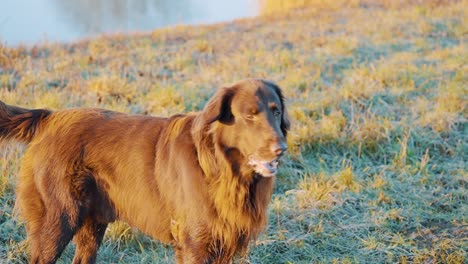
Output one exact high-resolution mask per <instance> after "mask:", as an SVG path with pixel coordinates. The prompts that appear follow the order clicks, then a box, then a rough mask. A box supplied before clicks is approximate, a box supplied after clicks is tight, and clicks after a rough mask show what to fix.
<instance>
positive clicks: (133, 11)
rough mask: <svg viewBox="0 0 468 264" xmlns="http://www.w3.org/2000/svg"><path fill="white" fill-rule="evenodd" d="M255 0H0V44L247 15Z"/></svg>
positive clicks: (253, 9) (74, 37) (68, 38)
mask: <svg viewBox="0 0 468 264" xmlns="http://www.w3.org/2000/svg"><path fill="white" fill-rule="evenodd" d="M257 13H258V1H257V0H218V1H216V0H2V1H1V4H0V42H1V43H3V44H6V45H7V46H17V45H19V44H25V45H34V44H36V43H41V42H45V41H48V42H70V41H74V40H78V39H82V38H88V37H93V36H96V35H99V34H103V33H104V34H105V33H117V32H130V31H141V32H147V31H151V30H154V29H156V28H161V27H165V26H170V25H176V24H209V23H216V22H222V21H230V20H233V19H237V18H243V17H252V16H255V15H257Z"/></svg>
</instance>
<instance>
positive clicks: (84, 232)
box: [73, 217, 107, 264]
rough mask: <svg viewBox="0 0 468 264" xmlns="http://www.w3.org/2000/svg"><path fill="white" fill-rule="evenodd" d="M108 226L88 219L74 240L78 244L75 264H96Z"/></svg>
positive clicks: (74, 259) (90, 218)
mask: <svg viewBox="0 0 468 264" xmlns="http://www.w3.org/2000/svg"><path fill="white" fill-rule="evenodd" d="M106 227H107V224H103V223H99V222H97V221H96V220H95V219H93V218H92V217H88V218H86V220H85V222H84V224H83V226H82V227H81V228H80V229H79V230H78V232H77V233H76V234H75V237H74V238H73V240H74V242H75V244H76V251H75V257H74V258H73V264H91V263H96V256H97V251H98V248H99V245H100V244H101V241H102V238H103V237H104V233H105V232H106Z"/></svg>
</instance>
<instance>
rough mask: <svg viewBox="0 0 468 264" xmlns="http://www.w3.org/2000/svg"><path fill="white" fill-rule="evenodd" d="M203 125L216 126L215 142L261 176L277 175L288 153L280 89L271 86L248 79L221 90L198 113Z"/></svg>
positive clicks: (285, 123) (285, 122)
mask: <svg viewBox="0 0 468 264" xmlns="http://www.w3.org/2000/svg"><path fill="white" fill-rule="evenodd" d="M201 116H202V119H203V120H204V121H203V122H204V123H205V124H213V123H215V122H218V123H217V124H216V128H217V129H218V130H219V133H217V137H218V138H217V139H216V140H217V142H219V143H220V144H221V145H222V147H223V148H224V150H225V151H226V152H231V153H232V152H233V151H232V150H235V151H234V152H235V153H237V155H238V156H240V157H238V158H240V159H243V160H244V162H246V163H248V164H249V165H250V166H251V167H252V169H253V170H254V171H255V172H256V173H258V174H260V175H262V176H264V177H270V176H274V175H276V172H277V166H278V160H279V158H280V157H281V156H282V155H283V154H284V152H285V151H286V150H287V144H286V135H287V132H288V130H289V125H290V123H289V119H288V114H287V111H286V107H285V104H284V97H283V94H282V92H281V89H280V88H279V87H278V86H277V85H276V84H274V83H272V82H269V81H266V80H260V79H248V80H243V81H240V82H237V83H235V84H233V85H232V86H230V87H226V88H222V89H220V90H219V91H218V92H217V93H216V94H215V95H214V96H213V98H212V99H211V100H210V101H209V102H208V104H207V105H206V107H205V108H204V110H203V112H202V113H201Z"/></svg>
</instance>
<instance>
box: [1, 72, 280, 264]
mask: <svg viewBox="0 0 468 264" xmlns="http://www.w3.org/2000/svg"><path fill="white" fill-rule="evenodd" d="M288 130H289V120H288V116H287V110H286V107H285V104H284V98H283V95H282V93H281V89H280V88H279V87H278V86H277V85H276V84H274V83H272V82H269V81H266V80H260V79H249V80H243V81H240V82H237V83H235V84H233V85H231V86H229V87H225V88H222V89H219V90H218V91H217V92H216V93H215V95H214V96H213V97H212V98H211V99H210V101H209V102H208V103H207V105H206V106H205V108H204V109H203V111H201V112H199V113H195V114H188V115H175V116H172V117H169V118H161V117H152V116H141V115H127V114H123V113H117V112H112V111H108V110H103V109H90V108H79V109H69V110H62V111H49V110H44V109H36V110H29V109H24V108H20V107H16V106H10V105H6V104H4V103H3V102H1V101H0V138H1V139H3V140H16V141H19V142H23V143H25V144H28V145H29V147H28V149H27V151H26V152H25V154H24V157H23V162H22V167H21V171H20V176H19V182H18V185H17V186H18V187H17V208H18V209H19V212H20V214H21V216H22V218H23V219H24V220H25V222H26V228H27V234H28V240H29V243H30V249H31V260H30V262H31V263H54V262H55V261H56V260H57V259H58V258H59V257H60V255H61V253H62V251H63V249H64V248H65V246H66V245H67V244H68V243H69V242H70V241H71V240H72V239H73V240H74V242H75V243H76V252H75V257H74V260H73V261H74V263H94V262H95V261H96V254H97V249H98V248H99V245H100V243H101V241H102V237H103V235H104V233H105V230H106V227H107V225H108V224H109V223H111V222H113V221H115V220H118V219H119V220H123V221H125V222H127V223H129V224H130V225H131V226H134V227H137V228H139V229H140V230H141V231H143V232H145V233H147V234H148V235H150V236H151V237H153V238H155V239H158V240H160V241H162V242H163V243H169V244H171V245H173V246H174V249H175V256H176V260H177V262H178V263H229V262H231V261H232V259H233V258H234V257H235V255H245V254H246V253H247V250H248V244H249V242H250V241H251V240H252V239H255V238H256V237H257V235H258V234H259V232H261V230H262V229H263V227H264V226H265V224H266V221H267V206H268V203H269V200H270V198H271V194H272V190H273V184H274V176H275V174H276V172H277V164H278V160H279V159H280V157H281V156H282V155H283V153H284V152H285V151H286V149H287V146H286V136H287V131H288Z"/></svg>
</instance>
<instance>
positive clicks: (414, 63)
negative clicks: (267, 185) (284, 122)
mask: <svg viewBox="0 0 468 264" xmlns="http://www.w3.org/2000/svg"><path fill="white" fill-rule="evenodd" d="M280 2H281V1H280ZM326 2H327V1H318V0H316V1H304V3H305V4H306V5H307V6H309V7H308V8H302V9H296V10H290V11H288V12H285V11H283V12H279V13H278V12H274V11H273V10H271V9H265V10H266V11H265V13H266V14H267V15H265V16H263V17H259V18H255V19H250V20H239V21H235V22H231V23H224V24H218V25H208V26H197V27H189V26H177V27H172V28H167V29H161V30H155V31H154V32H151V33H148V34H133V35H114V36H107V37H100V38H98V39H90V40H84V41H81V42H77V43H73V44H69V45H58V44H49V45H48V44H45V45H41V46H35V47H32V48H26V47H18V48H8V47H5V46H2V45H0V100H2V101H5V102H6V103H9V104H16V105H22V106H24V107H30V108H33V107H34V108H35V107H47V108H51V109H62V108H68V107H101V108H108V109H113V110H118V111H123V112H127V113H141V114H151V115H163V116H168V115H171V114H175V113H180V112H188V111H198V110H200V109H201V108H202V107H203V105H204V104H205V103H206V101H207V99H208V98H209V97H210V96H211V95H212V94H213V93H214V91H215V89H216V88H218V87H221V86H222V85H223V84H225V83H231V82H234V81H236V80H239V79H243V78H247V77H263V78H267V79H271V80H273V81H275V82H277V83H278V84H280V86H282V87H283V89H284V91H285V94H286V96H287V98H288V99H287V103H288V107H289V113H290V116H291V118H292V119H293V125H292V131H291V133H290V135H291V136H290V138H289V139H288V144H289V149H290V151H289V154H288V157H287V159H286V161H285V162H284V164H283V167H282V170H281V171H280V173H279V176H278V177H277V184H276V188H275V193H274V196H273V199H272V201H271V206H270V210H269V225H268V227H267V228H266V230H265V232H264V234H262V235H261V236H260V237H259V238H258V240H257V241H255V242H254V243H253V246H254V247H253V248H252V250H251V253H250V259H249V261H250V263H467V262H468V257H467V252H468V173H467V167H468V166H467V161H468V138H467V135H468V127H467V117H468V109H467V102H468V51H467V48H468V46H467V40H468V24H467V22H466V18H468V8H467V7H468V1H466V0H464V1H446V0H445V1H442V0H439V1H436V0H432V1H409V2H405V1H390V0H387V1H381V2H376V1H364V0H363V1H359V0H354V1H336V2H334V4H333V5H332V4H325V3H326ZM422 3H423V4H422ZM0 148H1V151H0V155H1V157H0V263H4V262H5V263H26V262H27V259H28V257H27V243H26V242H25V240H24V239H25V231H24V226H23V224H22V223H21V221H20V220H19V219H18V218H17V217H14V213H13V207H14V188H15V181H16V175H17V173H18V170H19V164H20V158H21V153H22V152H23V150H24V147H21V146H17V145H14V144H3V145H1V146H0ZM73 250H74V247H73V245H70V246H69V247H68V248H67V250H66V252H65V253H64V255H63V256H62V258H61V259H60V261H59V263H70V261H71V258H72V256H73ZM172 254H173V253H172V250H171V249H170V247H166V246H164V245H161V244H159V243H158V242H156V241H153V240H151V239H149V238H148V237H147V236H145V235H144V234H141V233H140V232H139V231H138V230H135V229H133V228H131V227H128V226H127V225H125V224H124V223H115V224H113V225H111V226H110V227H109V229H108V230H107V234H106V237H105V242H104V243H103V245H102V247H101V249H100V251H99V257H98V260H99V263H172Z"/></svg>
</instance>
